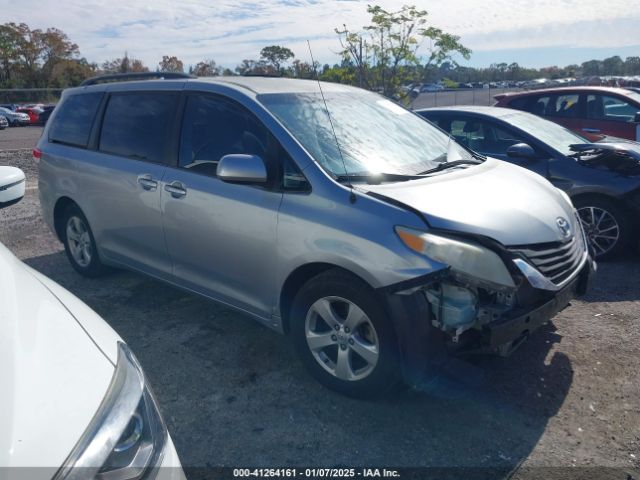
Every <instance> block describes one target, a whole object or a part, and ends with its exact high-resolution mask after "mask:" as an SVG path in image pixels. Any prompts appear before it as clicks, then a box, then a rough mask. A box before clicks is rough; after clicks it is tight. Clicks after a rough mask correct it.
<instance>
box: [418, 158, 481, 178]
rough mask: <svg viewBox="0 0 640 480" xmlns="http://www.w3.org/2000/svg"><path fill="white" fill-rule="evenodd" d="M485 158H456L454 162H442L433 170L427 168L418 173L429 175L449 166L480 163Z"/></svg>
mask: <svg viewBox="0 0 640 480" xmlns="http://www.w3.org/2000/svg"><path fill="white" fill-rule="evenodd" d="M483 161H484V160H480V159H477V160H471V159H465V160H454V161H452V162H442V163H441V164H439V165H438V166H437V167H435V168H432V169H431V170H426V171H424V172H420V173H419V174H418V175H428V174H430V173H435V172H440V171H442V170H446V169H447V168H452V167H457V166H459V165H480V164H481V163H482V162H483Z"/></svg>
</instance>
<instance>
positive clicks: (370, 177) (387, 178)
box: [335, 173, 424, 185]
mask: <svg viewBox="0 0 640 480" xmlns="http://www.w3.org/2000/svg"><path fill="white" fill-rule="evenodd" d="M335 177H336V180H338V181H351V182H366V183H368V184H370V185H377V184H379V183H382V182H405V181H407V180H418V179H420V178H424V176H423V175H420V174H418V175H412V174H404V173H369V174H363V173H356V174H353V175H345V174H342V175H336V176H335Z"/></svg>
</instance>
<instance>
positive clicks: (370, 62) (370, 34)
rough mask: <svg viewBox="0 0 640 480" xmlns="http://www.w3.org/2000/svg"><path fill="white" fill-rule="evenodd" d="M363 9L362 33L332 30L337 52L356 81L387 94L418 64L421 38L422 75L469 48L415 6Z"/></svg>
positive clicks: (396, 89) (394, 89)
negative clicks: (366, 18)
mask: <svg viewBox="0 0 640 480" xmlns="http://www.w3.org/2000/svg"><path fill="white" fill-rule="evenodd" d="M367 12H368V13H369V14H370V15H371V23H370V24H369V25H367V26H365V27H364V31H363V32H353V31H351V30H349V29H348V28H347V26H346V25H343V28H342V29H337V28H336V29H335V32H336V34H338V36H339V38H340V44H341V46H342V50H341V52H340V53H341V55H342V57H343V58H345V59H349V60H350V61H351V62H352V63H353V64H354V65H355V67H356V69H357V72H358V80H357V81H358V84H360V85H361V86H363V87H366V88H369V89H374V90H380V91H382V92H383V93H384V94H385V95H387V96H394V95H396V94H397V93H398V89H399V87H400V85H402V84H403V83H406V82H407V81H408V80H409V79H410V78H411V76H412V73H413V72H414V71H415V69H414V68H412V67H415V66H418V65H420V58H419V56H418V50H419V48H420V47H421V46H422V44H423V42H424V41H428V42H429V46H428V48H427V52H428V55H427V58H426V62H425V63H424V65H423V66H422V69H423V75H424V76H426V75H428V74H429V73H431V72H432V68H431V67H433V66H435V67H439V66H440V65H441V64H442V63H443V62H444V61H446V60H448V61H450V62H451V63H452V64H455V62H454V61H453V59H452V56H453V54H455V53H458V54H460V55H462V56H463V58H465V59H468V58H469V56H470V54H471V50H469V49H468V48H466V47H464V46H463V45H462V44H461V43H460V38H459V37H457V36H456V35H452V34H449V33H446V32H444V31H443V30H442V29H440V28H437V27H435V26H433V25H428V24H427V16H428V13H427V11H426V10H418V9H417V8H416V7H415V6H412V5H405V6H403V7H402V8H401V9H399V10H397V11H388V10H385V9H383V8H382V7H380V6H372V5H369V6H368V7H367Z"/></svg>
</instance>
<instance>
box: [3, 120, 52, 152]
mask: <svg viewBox="0 0 640 480" xmlns="http://www.w3.org/2000/svg"><path fill="white" fill-rule="evenodd" d="M41 133H42V127H38V126H35V125H34V126H31V125H29V126H26V127H10V128H5V129H4V130H0V150H12V149H16V148H33V147H35V146H36V142H37V141H38V139H39V138H40V134H41Z"/></svg>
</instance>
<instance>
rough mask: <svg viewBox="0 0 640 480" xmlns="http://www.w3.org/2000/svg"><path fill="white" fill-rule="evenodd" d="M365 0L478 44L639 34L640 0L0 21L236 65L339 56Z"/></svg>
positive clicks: (85, 49) (224, 1) (0, 0)
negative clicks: (425, 17) (277, 55)
mask: <svg viewBox="0 0 640 480" xmlns="http://www.w3.org/2000/svg"><path fill="white" fill-rule="evenodd" d="M367 3H378V4H380V5H381V6H383V7H385V8H388V9H396V8H399V7H400V6H401V5H402V4H403V3H415V4H416V5H417V6H418V7H420V8H424V9H426V10H428V11H429V13H430V17H429V18H430V21H431V22H432V23H433V24H434V25H436V26H439V27H441V28H443V29H445V30H446V31H449V32H451V33H455V34H457V35H460V36H461V37H462V39H463V42H464V43H465V45H466V46H468V47H470V48H472V49H473V50H476V51H482V50H497V49H509V48H532V47H548V46H563V47H589V48H592V47H614V48H615V47H623V46H630V45H634V44H636V45H637V44H640V38H639V37H638V35H637V32H636V26H637V25H638V23H639V21H640V8H638V7H640V1H639V0H633V2H630V1H629V0H607V1H605V2H603V1H602V0H555V1H554V0H537V1H535V2H534V1H531V0H529V1H524V0H523V1H514V0H485V1H483V2H478V1H476V0H448V1H446V2H444V1H442V2H432V1H427V0H415V2H410V1H409V2H398V1H390V0H381V1H379V2H374V1H373V0H371V1H369V2H367V1H339V0H282V1H264V0H263V1H262V2H258V1H257V0H254V1H247V0H237V1H233V0H220V1H215V2H212V1H211V0H177V1H176V0H154V1H151V0H149V1H137V0H110V1H109V2H107V1H99V0H66V1H61V0H19V1H16V0H0V11H1V12H3V13H4V15H3V17H4V18H3V19H2V20H0V21H3V22H4V21H14V22H25V23H27V24H29V25H30V26H31V27H32V28H47V27H51V26H55V27H57V28H60V29H62V30H63V31H65V32H66V33H67V34H68V35H69V37H70V38H71V39H72V40H73V41H74V42H76V43H77V44H78V45H79V46H80V50H81V53H82V55H84V56H86V57H87V58H88V59H89V60H90V61H96V62H102V61H104V60H106V59H108V58H114V57H119V56H122V54H123V53H124V51H125V50H127V51H128V52H129V54H130V55H131V56H134V57H136V58H141V59H143V60H144V61H145V63H146V64H147V65H149V66H151V67H155V65H157V62H158V61H159V59H160V58H161V57H162V55H177V56H178V57H180V58H181V59H183V61H184V62H185V63H186V64H194V63H196V62H198V61H199V60H202V59H205V58H207V59H208V58H212V59H215V60H216V61H217V62H218V63H221V64H224V65H227V66H234V65H236V64H237V63H239V62H240V61H241V60H242V59H244V58H257V57H258V55H259V51H260V49H261V48H262V47H263V46H265V45H269V44H281V45H286V46H289V47H290V48H292V49H293V50H294V52H295V53H296V56H298V57H300V58H303V59H308V58H309V54H308V51H307V47H306V39H310V40H311V44H312V46H313V49H314V55H315V57H316V59H318V60H320V61H321V62H333V61H335V59H336V57H335V55H334V52H337V51H338V49H339V44H338V42H337V39H336V35H335V33H334V31H333V29H334V28H335V27H339V26H341V25H342V24H343V23H346V24H347V25H348V26H349V27H350V28H352V29H357V28H359V27H361V26H363V25H365V24H366V23H367V21H368V15H367V13H366V5H367ZM631 3H635V4H636V5H635V7H634V6H633V5H631Z"/></svg>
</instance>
